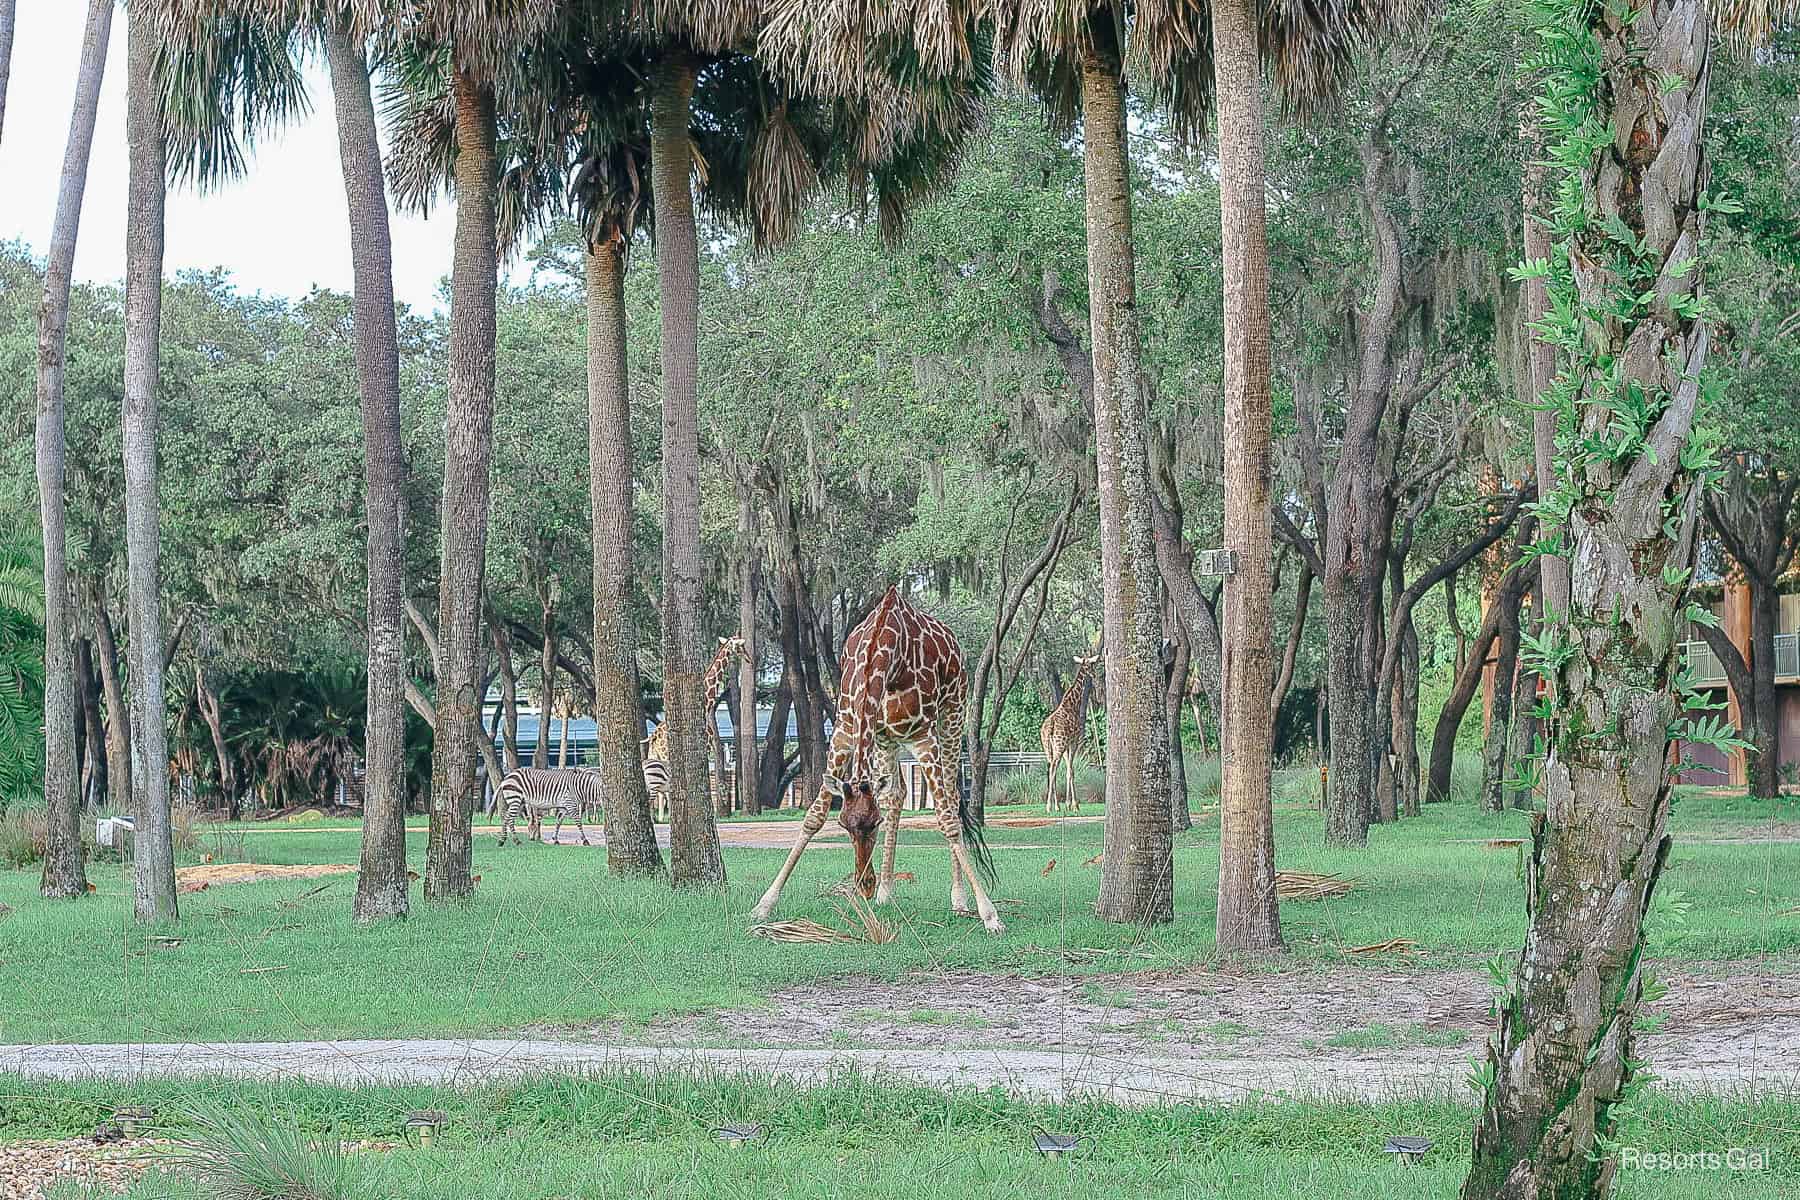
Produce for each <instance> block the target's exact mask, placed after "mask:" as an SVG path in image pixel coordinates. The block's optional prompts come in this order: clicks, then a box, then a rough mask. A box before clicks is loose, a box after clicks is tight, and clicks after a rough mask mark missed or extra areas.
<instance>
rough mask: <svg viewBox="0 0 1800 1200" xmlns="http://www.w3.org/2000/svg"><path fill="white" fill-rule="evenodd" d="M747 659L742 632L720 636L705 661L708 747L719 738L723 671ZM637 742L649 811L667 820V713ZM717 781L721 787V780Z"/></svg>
mask: <svg viewBox="0 0 1800 1200" xmlns="http://www.w3.org/2000/svg"><path fill="white" fill-rule="evenodd" d="M749 661H750V650H749V646H748V644H747V643H746V642H745V641H744V638H743V635H742V634H733V635H732V636H730V637H722V638H720V639H719V648H718V650H717V651H715V652H714V654H713V656H712V661H711V662H710V663H708V664H706V677H705V680H704V683H705V689H706V698H705V700H704V701H702V703H703V704H704V706H705V707H703V708H702V709H701V710H700V711H701V712H703V713H705V714H706V740H707V746H708V749H716V748H717V743H718V740H719V722H718V708H719V697H720V696H721V695H723V694H724V692H725V670H726V668H727V667H729V666H731V665H732V664H733V663H734V662H749ZM639 745H640V746H641V747H642V749H643V759H644V787H645V788H646V789H647V790H648V791H649V793H650V801H651V807H652V811H653V812H654V813H655V814H656V819H657V820H659V821H666V820H668V819H669V722H668V720H667V719H666V716H665V719H664V720H663V721H662V723H661V724H659V725H658V726H657V727H656V728H655V729H652V730H651V731H650V736H649V738H647V739H645V740H644V741H643V742H640V743H639ZM652 764H654V765H652ZM719 783H720V786H723V785H724V780H720V781H719Z"/></svg>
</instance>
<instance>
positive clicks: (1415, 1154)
mask: <svg viewBox="0 0 1800 1200" xmlns="http://www.w3.org/2000/svg"><path fill="white" fill-rule="evenodd" d="M1382 1149H1383V1150H1385V1151H1387V1152H1388V1153H1389V1154H1392V1155H1394V1156H1396V1157H1397V1158H1399V1160H1400V1161H1401V1162H1403V1163H1405V1164H1406V1165H1407V1166H1409V1167H1410V1166H1413V1165H1414V1164H1416V1163H1417V1162H1418V1161H1419V1160H1420V1159H1421V1158H1424V1157H1425V1152H1426V1151H1427V1150H1429V1149H1431V1139H1430V1138H1423V1137H1391V1138H1389V1139H1388V1140H1387V1145H1385V1146H1383V1147H1382Z"/></svg>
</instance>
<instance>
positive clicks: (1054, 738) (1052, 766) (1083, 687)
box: [1038, 654, 1100, 812]
mask: <svg viewBox="0 0 1800 1200" xmlns="http://www.w3.org/2000/svg"><path fill="white" fill-rule="evenodd" d="M1099 661H1100V656H1099V655H1098V654H1093V655H1089V656H1088V657H1086V658H1082V657H1080V656H1079V655H1077V656H1076V659H1075V667H1076V669H1075V678H1074V679H1073V680H1072V681H1070V683H1069V689H1068V690H1067V691H1066V692H1064V693H1063V698H1062V703H1061V704H1058V705H1057V706H1056V707H1055V708H1054V709H1052V710H1051V711H1050V715H1049V716H1047V717H1045V718H1044V724H1043V727H1042V728H1041V729H1039V730H1038V742H1039V743H1040V744H1041V745H1042V746H1043V747H1044V761H1045V762H1046V763H1047V764H1048V766H1049V778H1048V779H1047V780H1046V781H1045V786H1044V811H1045V812H1055V811H1056V810H1057V809H1058V808H1060V807H1062V805H1061V804H1060V803H1059V802H1058V800H1057V796H1056V768H1057V765H1058V764H1061V765H1062V768H1063V777H1064V779H1066V780H1067V782H1068V786H1067V788H1066V789H1065V793H1064V795H1065V797H1066V799H1067V801H1068V805H1069V808H1070V809H1071V810H1073V811H1075V812H1080V811H1081V801H1080V800H1079V799H1078V798H1077V797H1076V795H1075V747H1076V746H1077V745H1078V744H1079V743H1080V740H1081V702H1082V700H1083V699H1084V698H1085V696H1086V694H1087V685H1088V676H1089V674H1090V673H1091V672H1092V670H1093V667H1094V664H1095V663H1097V662H1099Z"/></svg>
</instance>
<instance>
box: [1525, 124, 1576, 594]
mask: <svg viewBox="0 0 1800 1200" xmlns="http://www.w3.org/2000/svg"><path fill="white" fill-rule="evenodd" d="M1534 128H1535V127H1534ZM1542 159H1543V147H1542V145H1541V143H1540V142H1539V140H1538V139H1537V138H1536V137H1533V138H1532V139H1531V142H1530V145H1529V146H1528V148H1527V154H1526V166H1525V196H1524V206H1523V207H1524V210H1525V261H1526V262H1537V261H1539V260H1542V261H1545V262H1547V261H1549V258H1550V230H1549V228H1548V226H1547V225H1546V224H1545V222H1546V221H1547V220H1548V214H1546V213H1545V212H1544V210H1543V206H1544V201H1545V200H1546V199H1547V198H1548V197H1547V196H1546V195H1545V186H1544V175H1545V170H1546V168H1545V165H1544V163H1543V162H1542ZM1549 311H1550V288H1549V281H1548V280H1547V279H1546V278H1545V277H1544V276H1542V275H1534V276H1532V277H1531V278H1529V279H1527V280H1526V281H1525V304H1524V311H1523V312H1522V313H1521V314H1520V319H1521V320H1522V321H1524V323H1525V338H1526V342H1525V354H1526V363H1527V365H1528V367H1529V368H1530V379H1531V395H1530V397H1529V400H1530V401H1532V402H1534V403H1535V402H1537V401H1539V400H1540V399H1541V398H1542V397H1543V396H1544V395H1545V394H1546V393H1548V392H1549V390H1550V385H1551V384H1552V383H1553V382H1554V381H1555V379H1556V347H1555V346H1552V345H1551V344H1550V343H1548V342H1546V341H1544V340H1543V339H1542V338H1541V337H1538V336H1537V334H1536V332H1535V330H1536V327H1537V326H1538V325H1539V324H1540V323H1541V322H1542V321H1543V320H1544V318H1545V316H1546V315H1547V314H1548V313H1549ZM1531 455H1532V464H1533V468H1534V470H1535V472H1536V474H1537V480H1538V495H1540V496H1547V495H1549V494H1550V493H1551V492H1552V491H1554V490H1555V489H1556V487H1557V480H1556V413H1555V411H1554V410H1552V409H1549V408H1544V409H1539V410H1538V411H1535V412H1533V413H1532V414H1531ZM1538 579H1539V586H1540V589H1541V590H1542V592H1543V603H1542V604H1540V605H1538V609H1539V612H1540V614H1543V615H1545V616H1547V617H1548V618H1549V619H1550V620H1551V621H1560V620H1561V619H1562V617H1561V614H1562V613H1564V612H1567V611H1568V608H1569V564H1568V561H1567V560H1566V559H1564V558H1562V557H1560V556H1558V555H1555V554H1546V555H1544V556H1542V557H1541V558H1540V559H1539V560H1538Z"/></svg>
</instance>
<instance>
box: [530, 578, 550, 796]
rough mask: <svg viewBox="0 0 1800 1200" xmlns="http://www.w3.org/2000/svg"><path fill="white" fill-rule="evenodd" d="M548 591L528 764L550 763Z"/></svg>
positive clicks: (544, 607) (540, 764) (537, 765)
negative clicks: (535, 723) (534, 741)
mask: <svg viewBox="0 0 1800 1200" xmlns="http://www.w3.org/2000/svg"><path fill="white" fill-rule="evenodd" d="M552 589H553V591H552V593H551V594H547V595H546V596H545V597H544V601H543V626H544V643H543V645H542V646H540V647H539V648H538V649H539V653H538V727H537V748H536V749H535V750H534V751H533V753H532V756H531V765H532V766H534V767H547V766H549V765H550V714H551V713H552V712H553V711H555V707H556V600H555V599H554V584H552Z"/></svg>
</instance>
